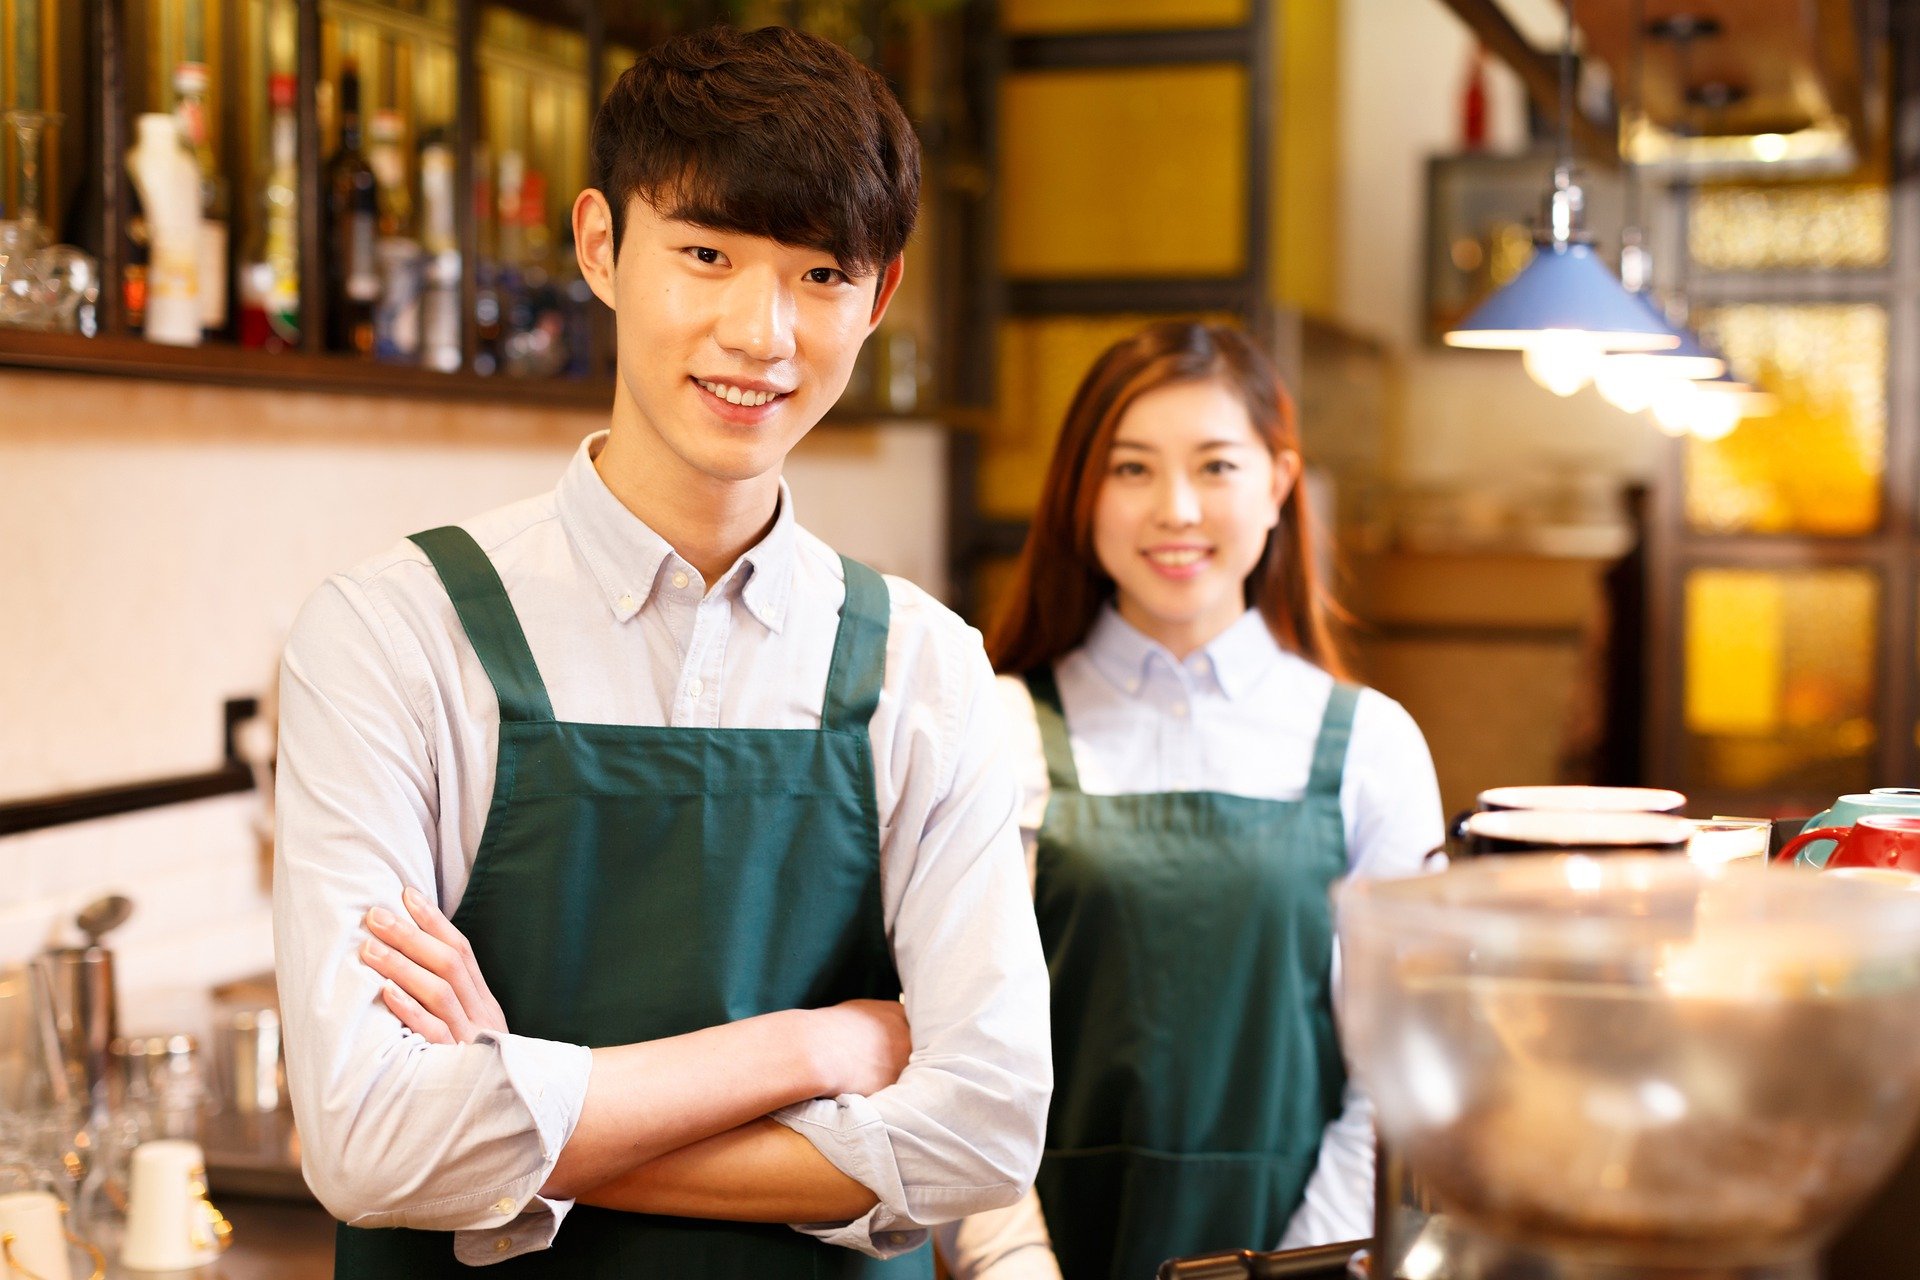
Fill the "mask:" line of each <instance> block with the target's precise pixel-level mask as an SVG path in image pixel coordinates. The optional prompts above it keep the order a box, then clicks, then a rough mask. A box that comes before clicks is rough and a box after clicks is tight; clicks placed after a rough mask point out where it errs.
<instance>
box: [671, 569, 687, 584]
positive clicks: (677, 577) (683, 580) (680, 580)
mask: <svg viewBox="0 0 1920 1280" xmlns="http://www.w3.org/2000/svg"><path fill="white" fill-rule="evenodd" d="M673 585H674V586H676V587H684V586H686V585H687V575H686V574H684V573H680V572H677V571H676V572H675V573H674V575H673Z"/></svg>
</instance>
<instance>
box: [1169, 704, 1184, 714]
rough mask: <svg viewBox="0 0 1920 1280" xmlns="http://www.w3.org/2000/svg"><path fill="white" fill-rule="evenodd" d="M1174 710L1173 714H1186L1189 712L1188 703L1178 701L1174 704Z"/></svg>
mask: <svg viewBox="0 0 1920 1280" xmlns="http://www.w3.org/2000/svg"><path fill="white" fill-rule="evenodd" d="M1172 711H1173V714H1175V715H1177V716H1184V715H1185V714H1187V704H1186V703H1184V702H1176V703H1174V704H1173V707H1172Z"/></svg>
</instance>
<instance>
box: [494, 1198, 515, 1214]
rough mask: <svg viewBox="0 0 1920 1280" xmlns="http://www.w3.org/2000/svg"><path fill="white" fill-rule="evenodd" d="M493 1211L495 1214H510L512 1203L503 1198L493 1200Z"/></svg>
mask: <svg viewBox="0 0 1920 1280" xmlns="http://www.w3.org/2000/svg"><path fill="white" fill-rule="evenodd" d="M493 1211H494V1212H495V1213H512V1212H513V1201H511V1200H508V1199H506V1198H504V1197H503V1198H501V1199H499V1200H495V1201H494V1202H493Z"/></svg>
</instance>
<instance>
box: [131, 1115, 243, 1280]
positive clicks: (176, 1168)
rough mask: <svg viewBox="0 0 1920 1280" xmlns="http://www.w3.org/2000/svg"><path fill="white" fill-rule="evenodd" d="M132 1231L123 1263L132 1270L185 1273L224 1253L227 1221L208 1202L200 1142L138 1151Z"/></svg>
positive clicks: (174, 1141) (169, 1142) (171, 1141)
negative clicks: (188, 1269)
mask: <svg viewBox="0 0 1920 1280" xmlns="http://www.w3.org/2000/svg"><path fill="white" fill-rule="evenodd" d="M129 1180H130V1182H131V1184H132V1185H131V1186H130V1187H129V1189H128V1192H127V1233H126V1238H125V1241H124V1243H123V1244H122V1245H121V1248H120V1262H121V1264H122V1265H124V1266H125V1267H126V1268H127V1269H128V1270H130V1271H183V1270H186V1269H187V1268H189V1267H201V1266H205V1265H206V1264H207V1263H209V1262H212V1261H213V1260H214V1259H215V1258H217V1257H219V1256H220V1250H221V1248H222V1247H223V1242H224V1239H225V1234H226V1232H225V1227H226V1223H225V1220H224V1219H222V1218H221V1217H220V1215H219V1213H218V1212H217V1211H215V1209H214V1207H213V1205H212V1204H210V1203H208V1201H207V1171H206V1159H205V1157H204V1156H202V1155H201V1152H200V1144H199V1143H197V1142H188V1141H186V1140H185V1139H181V1138H161V1139H158V1140H156V1141H153V1142H143V1143H141V1144H140V1145H139V1146H138V1147H135V1148H134V1150H133V1172H132V1175H131V1177H130V1179H129Z"/></svg>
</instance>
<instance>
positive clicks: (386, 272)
mask: <svg viewBox="0 0 1920 1280" xmlns="http://www.w3.org/2000/svg"><path fill="white" fill-rule="evenodd" d="M405 133H406V123H405V121H403V120H402V119H401V118H400V113H399V112H397V111H376V112H374V113H373V125H372V130H371V138H372V142H371V144H370V145H369V147H368V148H367V163H368V164H369V165H371V166H372V168H373V175H374V179H375V182H376V183H377V184H378V203H379V231H380V238H379V240H378V241H377V242H376V244H375V246H374V256H375V259H376V260H377V261H378V263H379V269H380V297H379V300H378V301H377V302H376V303H375V304H374V309H373V356H374V359H376V360H384V361H387V362H389V363H392V364H413V363H415V362H416V361H418V360H419V358H420V294H421V279H420V275H421V266H422V263H421V253H420V242H419V241H417V240H415V239H414V238H413V235H412V231H413V193H412V190H411V189H410V187H409V186H408V182H407V161H406V154H405V152H404V151H403V150H402V149H401V138H402V137H403V136H404V135H405Z"/></svg>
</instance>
